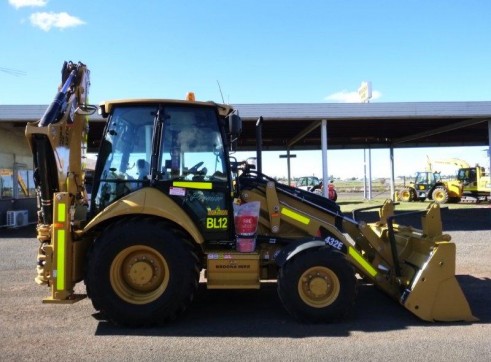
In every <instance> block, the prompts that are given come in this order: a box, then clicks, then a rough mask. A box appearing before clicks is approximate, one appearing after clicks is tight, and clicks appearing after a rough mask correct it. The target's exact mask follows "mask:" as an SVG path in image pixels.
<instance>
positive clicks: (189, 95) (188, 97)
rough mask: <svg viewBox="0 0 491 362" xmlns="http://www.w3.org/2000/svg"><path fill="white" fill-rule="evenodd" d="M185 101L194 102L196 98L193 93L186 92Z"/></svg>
mask: <svg viewBox="0 0 491 362" xmlns="http://www.w3.org/2000/svg"><path fill="white" fill-rule="evenodd" d="M186 100H187V101H190V102H194V101H195V100H196V98H195V97H194V92H188V93H187V94H186Z"/></svg>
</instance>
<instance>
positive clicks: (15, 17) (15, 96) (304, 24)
mask: <svg viewBox="0 0 491 362" xmlns="http://www.w3.org/2000/svg"><path fill="white" fill-rule="evenodd" d="M489 14H491V2H489V1H484V0H480V1H477V0H467V1H453V0H445V1H443V0H432V1H423V0H413V1H411V0H408V1H390V0H385V1H382V0H381V1H377V0H373V1H370V2H368V1H356V0H353V1H341V0H339V1H330V0H312V1H288V0H283V1H276V0H269V1H268V0H261V1H256V0H251V1H230V0H228V1H227V0H210V1H203V0H201V1H199V0H188V1H175V0H173V1H168V0H148V1H139V2H138V3H137V2H133V1H127V2H126V1H114V0H105V1H95V0H86V1H83V2H82V1H73V0H64V1H62V0H2V1H0V44H2V51H1V56H0V104H47V103H49V102H50V101H51V99H52V98H53V96H54V94H55V92H56V87H57V85H58V83H59V79H60V69H61V65H62V63H63V61H64V60H72V61H82V62H84V63H86V64H87V65H88V66H89V68H90V69H91V78H92V87H91V93H90V99H91V100H92V102H94V103H99V102H100V101H102V100H104V99H114V98H131V97H138V98H142V97H158V98H182V97H184V95H185V94H186V92H188V91H190V90H193V91H194V92H195V93H196V96H197V98H198V99H200V100H215V101H221V96H220V91H219V89H218V85H217V81H218V82H220V85H221V88H222V92H223V95H224V98H225V101H226V102H230V103H273V102H279V103H285V102H307V103H309V102H314V103H315V102H346V101H348V102H349V101H354V99H353V95H356V93H357V89H358V87H359V86H360V83H361V82H362V81H366V80H369V81H371V82H372V85H373V94H374V97H373V99H372V102H412V101H482V100H486V101H487V100H490V98H491V96H490V94H491V87H490V72H491V47H490V46H489V38H490V35H491V20H490V19H489ZM484 148H485V147H474V148H471V149H469V150H462V149H455V150H446V149H445V150H443V149H438V152H440V151H441V152H442V153H443V155H442V156H441V157H440V155H438V156H437V157H435V158H445V157H458V156H460V157H462V158H465V159H466V160H467V161H469V162H471V163H473V162H481V163H485V162H487V161H486V158H485V156H486V154H485V152H483V149H484ZM464 151H465V153H464V154H462V152H464ZM339 152H340V151H329V155H328V157H329V163H330V168H329V173H333V174H334V175H339V176H340V177H350V176H349V175H350V174H351V173H353V174H356V175H359V174H360V166H359V162H360V160H361V164H363V151H360V150H359V151H343V152H344V153H343V154H342V157H339V155H338V154H339ZM427 152H428V151H427V150H415V151H408V152H403V150H400V151H399V150H396V153H395V155H396V161H397V158H399V157H400V158H401V161H400V162H398V164H399V165H397V164H396V174H406V173H412V172H414V171H415V170H416V168H422V167H424V162H425V158H426V156H425V155H426V153H427ZM431 152H432V153H434V152H437V151H434V150H431ZM379 153H381V154H380V155H379ZM406 153H407V155H406ZM416 154H417V157H416ZM372 156H373V157H374V158H375V157H376V158H377V161H375V160H374V161H372V174H373V175H374V177H382V176H388V171H387V168H386V167H384V166H382V165H383V164H385V163H387V164H388V152H387V155H385V153H384V152H379V151H376V152H375V151H372ZM348 157H349V158H351V157H352V160H353V168H354V169H353V170H351V169H346V167H345V166H343V164H344V165H346V158H348ZM379 157H381V159H380V160H379ZM408 157H413V160H411V161H408V160H409V158H408ZM419 157H420V158H419ZM270 158H271V159H272V160H274V161H272V162H274V163H275V164H280V163H281V162H283V161H281V162H278V159H277V155H276V156H270ZM307 158H308V161H307V159H304V158H303V157H300V158H298V156H297V159H296V160H294V163H293V164H292V173H293V174H294V175H297V176H300V174H317V175H320V174H321V170H320V156H319V157H317V155H313V156H312V155H311V154H309V156H308V157H307ZM339 158H342V159H343V160H344V162H343V163H340V164H339V165H338V164H337V159H339ZM419 159H421V162H420V161H419ZM310 160H313V161H312V164H309V162H310ZM314 160H316V161H314ZM483 161H484V162H483ZM295 163H297V165H295ZM420 165H421V167H419V166H420ZM302 166H305V167H302ZM375 166H376V169H375ZM362 167H363V166H361V169H362ZM295 168H297V169H295ZM274 172H275V173H276V172H278V173H280V172H282V170H279V169H278V170H276V169H275V171H274ZM361 172H362V170H361ZM283 174H286V171H285V172H283ZM278 176H281V174H278Z"/></svg>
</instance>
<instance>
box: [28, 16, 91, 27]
mask: <svg viewBox="0 0 491 362" xmlns="http://www.w3.org/2000/svg"><path fill="white" fill-rule="evenodd" d="M29 19H30V21H31V24H32V25H34V26H35V27H38V28H41V29H42V30H44V31H50V30H51V28H59V29H64V28H70V27H74V26H79V25H83V24H85V22H84V21H83V20H81V19H79V18H77V17H75V16H71V15H69V14H68V13H65V12H63V13H53V12H49V13H46V12H42V13H34V14H32V15H31V16H30V18H29Z"/></svg>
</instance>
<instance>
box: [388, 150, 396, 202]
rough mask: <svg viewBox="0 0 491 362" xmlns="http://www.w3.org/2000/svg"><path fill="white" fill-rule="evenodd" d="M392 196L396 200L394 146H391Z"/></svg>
mask: <svg viewBox="0 0 491 362" xmlns="http://www.w3.org/2000/svg"><path fill="white" fill-rule="evenodd" d="M389 154H390V198H391V199H392V200H394V201H395V196H394V195H395V177H394V147H392V146H390V148H389Z"/></svg>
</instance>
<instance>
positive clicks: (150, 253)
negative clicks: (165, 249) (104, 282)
mask: <svg viewBox="0 0 491 362" xmlns="http://www.w3.org/2000/svg"><path fill="white" fill-rule="evenodd" d="M110 279H111V286H112V288H113V290H114V292H115V293H116V294H117V295H118V296H119V297H120V298H121V299H123V300H125V301H126V302H128V303H132V304H147V303H150V302H152V301H154V300H156V299H157V298H158V297H159V296H161V295H162V293H163V292H164V291H165V290H166V288H167V285H168V284H169V266H168V265H167V261H166V260H165V258H164V257H163V256H162V255H161V254H160V253H159V252H158V251H157V250H155V249H153V248H150V247H148V246H144V245H135V246H132V247H129V248H126V249H124V250H122V251H121V252H120V253H119V254H118V255H117V256H116V257H115V258H114V260H113V262H112V264H111V269H110Z"/></svg>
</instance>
